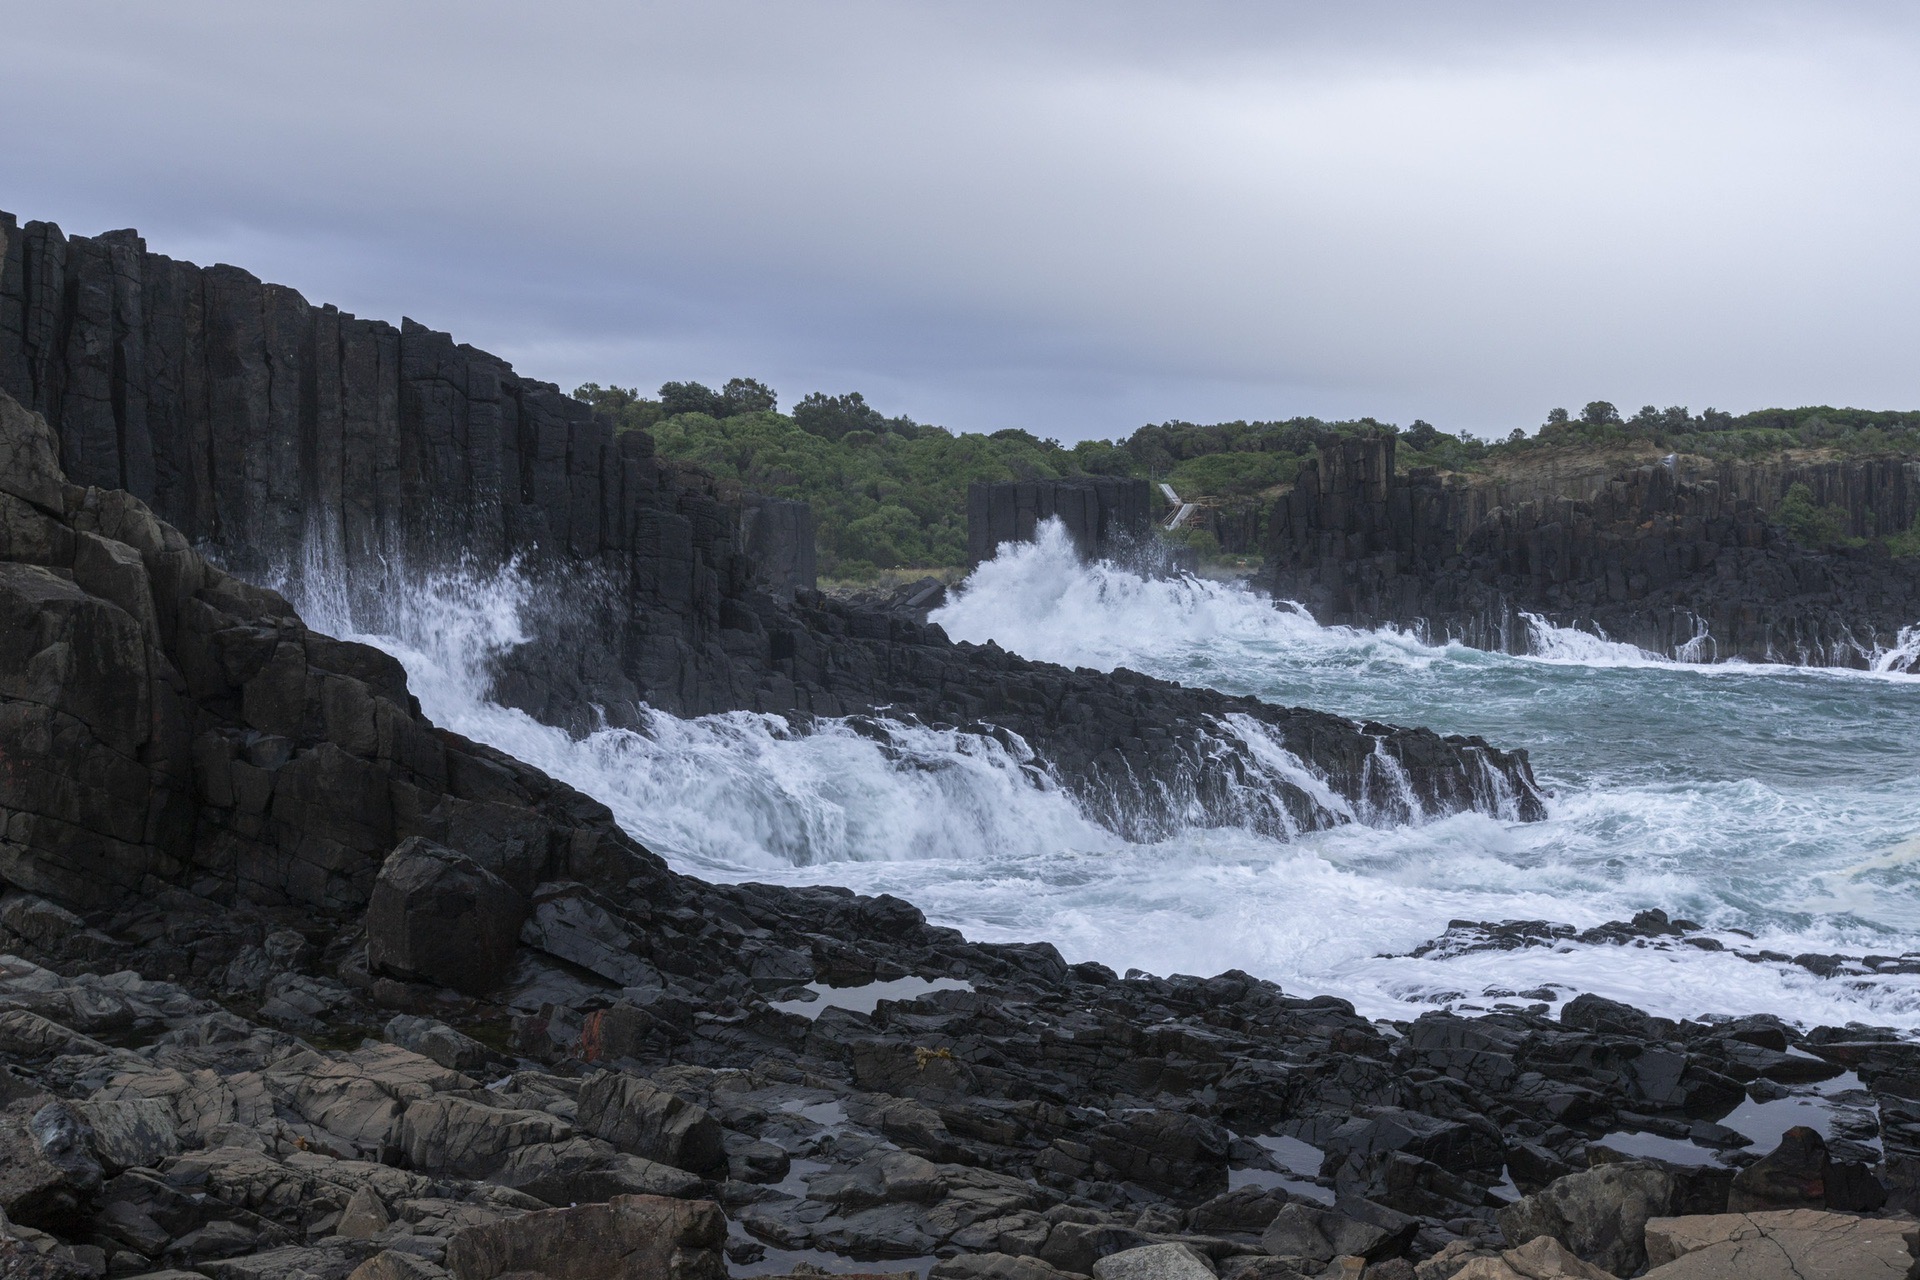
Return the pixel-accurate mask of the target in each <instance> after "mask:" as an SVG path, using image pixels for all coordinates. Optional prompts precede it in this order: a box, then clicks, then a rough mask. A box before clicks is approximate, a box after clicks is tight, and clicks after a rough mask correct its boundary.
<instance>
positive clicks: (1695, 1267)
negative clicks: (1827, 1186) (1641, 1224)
mask: <svg viewBox="0 0 1920 1280" xmlns="http://www.w3.org/2000/svg"><path fill="white" fill-rule="evenodd" d="M1912 1230H1913V1224H1912V1222H1911V1221H1910V1220H1900V1219H1895V1220H1892V1221H1887V1220H1882V1219H1876V1218H1856V1217H1850V1216H1848V1215H1846V1214H1839V1213H1820V1212H1817V1211H1815V1210H1811V1209H1787V1210H1778V1211H1774V1212H1769V1213H1725V1214H1719V1215H1716V1216H1713V1217H1703V1218H1656V1219H1654V1220H1653V1221H1651V1222H1649V1223H1648V1224H1647V1235H1646V1239H1647V1256H1648V1260H1649V1261H1650V1262H1651V1263H1652V1264H1653V1269H1652V1270H1651V1271H1649V1272H1647V1275H1648V1276H1649V1277H1650V1278H1651V1277H1656V1276H1657V1277H1659V1280H1905V1277H1907V1276H1908V1275H1910V1274H1912V1271H1913V1269H1914V1267H1915V1262H1914V1256H1913V1253H1912V1252H1911V1250H1910V1248H1909V1246H1908V1242H1907V1240H1906V1239H1904V1238H1903V1233H1910V1232H1912Z"/></svg>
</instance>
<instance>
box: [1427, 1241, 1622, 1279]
mask: <svg viewBox="0 0 1920 1280" xmlns="http://www.w3.org/2000/svg"><path fill="white" fill-rule="evenodd" d="M1415 1275H1416V1277H1418V1280H1425V1278H1424V1277H1419V1273H1418V1272H1416V1273H1415ZM1452 1280H1614V1276H1613V1273H1612V1272H1610V1271H1602V1270H1601V1269H1600V1268H1598V1267H1596V1266H1594V1265H1593V1264H1592V1263H1590V1262H1582V1261H1581V1260H1580V1259H1579V1258H1577V1257H1575V1256H1574V1255H1573V1254H1571V1253H1569V1252H1567V1249H1566V1246H1565V1245H1562V1244H1561V1243H1560V1242H1559V1241H1558V1240H1555V1239H1554V1238H1553V1237H1552V1236H1536V1237H1535V1238H1534V1239H1532V1240H1529V1241H1528V1242H1527V1243H1526V1244H1523V1245H1521V1246H1520V1247H1519V1248H1518V1249H1507V1250H1504V1251H1503V1252H1501V1253H1500V1255H1499V1256H1497V1257H1491V1258H1471V1259H1468V1261H1467V1263H1466V1265H1465V1266H1463V1267H1461V1268H1460V1269H1459V1270H1458V1271H1455V1272H1454V1273H1453V1276H1452Z"/></svg>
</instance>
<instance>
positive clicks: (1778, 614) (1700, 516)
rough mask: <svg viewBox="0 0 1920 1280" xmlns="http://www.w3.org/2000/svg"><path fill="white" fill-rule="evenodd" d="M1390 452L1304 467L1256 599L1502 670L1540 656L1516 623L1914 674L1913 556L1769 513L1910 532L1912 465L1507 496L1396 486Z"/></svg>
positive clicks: (1917, 471)
mask: <svg viewBox="0 0 1920 1280" xmlns="http://www.w3.org/2000/svg"><path fill="white" fill-rule="evenodd" d="M1394 451H1395V447H1394V441H1393V439H1392V437H1390V436H1384V435H1383V436H1376V437H1370V438H1366V439H1354V440H1346V441H1342V442H1340V443H1338V444H1334V445H1329V446H1325V447H1323V448H1322V449H1321V450H1320V453H1319V456H1318V457H1317V458H1316V459H1314V460H1311V461H1309V462H1308V463H1307V464H1306V465H1305V466H1304V467H1302V469H1301V471H1300V475H1299V476H1298V478H1297V479H1296V481H1295V483H1294V486H1293V489H1292V491H1291V492H1290V493H1288V494H1287V495H1285V496H1283V497H1282V498H1281V499H1280V500H1279V501H1278V502H1277V503H1275V504H1274V507H1273V509H1272V511H1271V512H1270V514H1269V516H1268V519H1267V522H1266V547H1265V552H1266V567H1265V569H1264V570H1263V576H1262V584H1263V585H1264V586H1265V587H1266V588H1267V589H1268V590H1270V591H1271V592H1273V594H1274V595H1275V596H1277V597H1280V598H1284V599H1289V600H1295V601H1298V602H1300V603H1301V604H1303V605H1304V606H1305V607H1306V608H1307V609H1308V610H1309V611H1310V612H1312V613H1313V615H1314V617H1315V618H1316V619H1317V620H1319V621H1320V622H1322V623H1328V624H1345V625H1353V626H1378V625H1381V624H1392V625H1395V626H1399V627H1402V628H1405V629H1409V630H1416V631H1420V632H1422V633H1424V634H1426V635H1428V636H1430V637H1431V638H1432V639H1434V640H1436V641H1440V640H1450V639H1451V640H1459V641H1462V642H1464V643H1466V644H1470V645H1474V646H1477V647H1480V648H1489V649H1498V650H1504V651H1507V652H1513V653H1527V652H1531V651H1533V649H1534V647H1535V644H1536V636H1535V634H1534V628H1533V627H1532V625H1531V624H1530V621H1529V615H1531V616H1532V617H1533V618H1537V619H1540V620H1541V621H1543V622H1546V623H1549V624H1552V625H1554V626H1561V627H1570V628H1575V629H1578V630H1582V631H1585V632H1587V633H1589V634H1600V635H1604V636H1606V637H1608V638H1611V639H1614V640H1620V641H1625V642H1627V643H1629V644H1633V645H1635V646H1638V647H1639V648H1641V649H1644V650H1647V651H1649V652H1652V653H1656V654H1659V655H1662V656H1665V657H1669V658H1680V659H1685V660H1689V661H1706V662H1711V661H1721V660H1726V659H1730V658H1741V659H1745V660H1747V661H1750V662H1789V663H1806V664H1812V665H1821V666H1852V667H1864V666H1867V665H1870V664H1872V663H1874V662H1875V661H1876V660H1879V661H1882V662H1888V661H1891V662H1894V663H1897V664H1911V663H1913V662H1915V661H1916V660H1920V652H1912V651H1910V652H1907V653H1906V654H1905V656H1904V657H1901V656H1899V651H1901V650H1902V648H1903V646H1905V647H1906V648H1907V649H1908V650H1913V648H1914V646H1912V645H1910V644H1908V643H1907V641H1908V640H1909V639H1910V638H1911V636H1912V634H1913V631H1912V629H1913V628H1915V627H1916V626H1920V557H1906V558H1902V559H1895V558H1893V557H1891V556H1889V555H1888V553H1887V549H1886V546H1885V544H1884V543H1869V544H1867V545H1864V546H1860V547H1858V548H1850V549H1837V550H1819V549H1810V548H1807V547H1804V546H1801V545H1800V544H1798V543H1796V542H1795V541H1794V540H1793V538H1792V537H1791V536H1789V535H1788V533H1787V532H1786V531H1785V530H1784V529H1782V528H1781V527H1780V526H1779V524H1777V523H1776V522H1775V519H1774V515H1773V513H1774V511H1775V509H1776V508H1777V506H1778V504H1779V501H1780V498H1781V497H1782V495H1784V494H1785V492H1786V491H1787V489H1788V488H1789V486H1790V485H1793V484H1796V483H1798V484H1805V485H1807V486H1808V487H1809V489H1810V490H1811V491H1812V493H1813V494H1814V496H1815V499H1816V500H1817V501H1820V502H1821V503H1823V504H1831V505H1832V506H1833V507H1835V508H1838V509H1842V510H1845V511H1846V512H1848V513H1849V518H1850V520H1851V521H1852V523H1853V525H1854V526H1856V527H1855V530H1854V531H1855V532H1856V533H1859V532H1865V531H1867V530H1869V529H1870V528H1872V527H1874V523H1875V521H1876V520H1877V522H1878V527H1880V528H1883V529H1905V528H1907V527H1909V526H1910V525H1911V524H1912V523H1913V521H1914V518H1915V516H1916V515H1920V464H1916V463H1913V462H1911V461H1906V460H1902V459H1861V460H1853V461H1837V462H1819V463H1804V464H1799V465H1797V466H1787V465H1784V464H1782V465H1775V466H1771V467H1767V466H1754V465H1749V464H1737V465H1736V464H1731V463H1729V464H1724V465H1722V466H1719V467H1715V468H1712V469H1701V468H1688V467H1682V466H1680V465H1678V460H1674V461H1673V462H1669V463H1665V464H1661V463H1654V464H1651V465H1644V466H1630V467H1625V468H1622V469H1618V470H1614V471H1611V472H1608V473H1601V474H1583V475H1578V476H1568V477H1560V476H1555V475H1542V476H1539V477H1536V478H1535V482H1534V483H1532V484H1530V485H1529V484H1519V483H1510V484H1507V485H1504V486H1502V485H1496V484H1491V483H1484V482H1478V481H1476V480H1475V479H1473V478H1469V477H1464V476H1457V475H1449V474H1442V473H1439V472H1436V471H1434V470H1432V469H1431V468H1426V469H1415V470H1413V471H1411V472H1408V473H1400V472H1398V471H1396V469H1395V466H1394ZM1903 631H1904V632H1907V637H1905V638H1903V636H1902V632H1903Z"/></svg>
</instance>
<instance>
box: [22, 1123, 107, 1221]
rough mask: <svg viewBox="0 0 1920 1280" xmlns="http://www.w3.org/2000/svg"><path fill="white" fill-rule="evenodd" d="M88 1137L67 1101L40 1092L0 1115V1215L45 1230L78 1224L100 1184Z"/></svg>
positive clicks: (97, 1162)
mask: <svg viewBox="0 0 1920 1280" xmlns="http://www.w3.org/2000/svg"><path fill="white" fill-rule="evenodd" d="M92 1137H93V1134H92V1131H91V1129H90V1128H89V1127H88V1125H87V1120H86V1117H85V1116H84V1115H82V1114H81V1113H80V1111H79V1110H78V1109H77V1108H76V1107H74V1105H73V1104H72V1103H69V1102H61V1101H58V1100H56V1099H54V1098H52V1097H49V1096H48V1095H46V1094H38V1095H35V1096H33V1097H29V1098H24V1099H21V1100H20V1101H17V1102H15V1103H13V1104H12V1105H11V1106H9V1107H7V1108H6V1109H5V1110H4V1111H0V1213H4V1214H5V1215H6V1216H7V1218H8V1219H10V1220H11V1221H13V1222H15V1223H18V1224H19V1225H21V1226H26V1227H34V1228H38V1229H41V1230H46V1231H61V1230H63V1229H65V1230H71V1229H74V1228H76V1227H79V1226H81V1225H82V1224H84V1222H85V1221H86V1218H87V1215H88V1213H89V1211H90V1210H91V1207H92V1204H93V1200H94V1197H95V1196H97V1195H98V1194H99V1191H100V1184H101V1181H102V1173H101V1169H100V1162H99V1161H98V1160H96V1159H95V1158H94V1156H93V1151H92Z"/></svg>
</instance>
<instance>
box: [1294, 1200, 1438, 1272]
mask: <svg viewBox="0 0 1920 1280" xmlns="http://www.w3.org/2000/svg"><path fill="white" fill-rule="evenodd" d="M1395 1218H1396V1219H1398V1221H1395V1222H1393V1223H1392V1225H1382V1224H1378V1223H1374V1222H1368V1221H1364V1220H1362V1219H1361V1218H1359V1217H1356V1216H1354V1215H1353V1214H1349V1213H1344V1212H1341V1211H1340V1209H1338V1208H1333V1209H1329V1208H1326V1207H1324V1206H1322V1205H1317V1204H1306V1203H1302V1202H1298V1201H1296V1202H1295V1203H1293V1204H1290V1205H1287V1206H1286V1207H1285V1208H1283V1209H1282V1210H1280V1212H1279V1213H1277V1214H1275V1215H1274V1219H1273V1222H1272V1223H1271V1224H1270V1225H1269V1226H1268V1227H1267V1229H1266V1232H1265V1233H1264V1234H1262V1235H1261V1237H1260V1247H1261V1248H1262V1249H1265V1250H1266V1251H1267V1252H1268V1253H1270V1254H1273V1255H1274V1256H1275V1257H1280V1258H1301V1259H1305V1260H1307V1261H1310V1262H1317V1263H1321V1264H1326V1263H1330V1262H1332V1261H1333V1259H1335V1258H1337V1257H1341V1256H1343V1255H1347V1256H1355V1257H1362V1258H1366V1259H1367V1260H1369V1261H1377V1260H1379V1259H1382V1258H1388V1257H1392V1256H1393V1255H1395V1254H1398V1253H1401V1252H1403V1251H1404V1250H1405V1249H1406V1246H1407V1245H1408V1244H1409V1243H1410V1242H1411V1240H1412V1238H1413V1234H1414V1232H1415V1231H1417V1230H1418V1229H1419V1226H1420V1224H1419V1222H1418V1221H1417V1220H1416V1219H1412V1218H1402V1217H1401V1215H1395Z"/></svg>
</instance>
